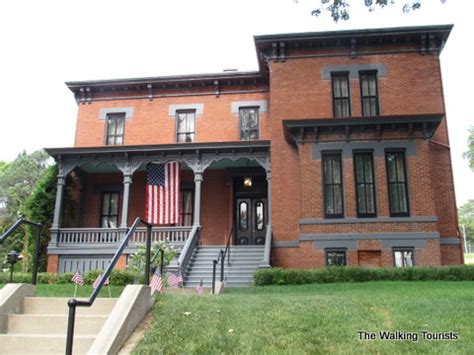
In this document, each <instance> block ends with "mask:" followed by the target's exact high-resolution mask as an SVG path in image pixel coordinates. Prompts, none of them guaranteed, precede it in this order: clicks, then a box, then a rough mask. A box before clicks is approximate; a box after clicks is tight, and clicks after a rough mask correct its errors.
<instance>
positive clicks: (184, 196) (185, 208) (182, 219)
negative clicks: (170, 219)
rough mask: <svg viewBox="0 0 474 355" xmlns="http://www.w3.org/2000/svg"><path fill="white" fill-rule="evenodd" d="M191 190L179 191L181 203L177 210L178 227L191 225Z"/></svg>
mask: <svg viewBox="0 0 474 355" xmlns="http://www.w3.org/2000/svg"><path fill="white" fill-rule="evenodd" d="M193 195H194V194H193V190H181V203H180V206H179V208H180V210H179V225H181V226H191V225H192V224H193V206H194V204H193V200H194V198H193V197H194V196H193Z"/></svg>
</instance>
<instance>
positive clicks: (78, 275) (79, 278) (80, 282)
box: [71, 269, 84, 286]
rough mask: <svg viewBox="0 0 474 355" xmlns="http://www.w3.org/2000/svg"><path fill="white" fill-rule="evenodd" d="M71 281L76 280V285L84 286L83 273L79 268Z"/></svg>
mask: <svg viewBox="0 0 474 355" xmlns="http://www.w3.org/2000/svg"><path fill="white" fill-rule="evenodd" d="M71 281H72V282H74V283H75V284H76V285H81V286H84V278H83V277H82V275H81V273H80V272H79V269H77V271H76V273H75V274H74V275H73V277H72V279H71Z"/></svg>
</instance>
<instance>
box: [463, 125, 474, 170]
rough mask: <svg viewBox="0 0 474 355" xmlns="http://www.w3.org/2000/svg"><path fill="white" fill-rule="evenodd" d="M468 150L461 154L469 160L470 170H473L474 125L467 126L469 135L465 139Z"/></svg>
mask: <svg viewBox="0 0 474 355" xmlns="http://www.w3.org/2000/svg"><path fill="white" fill-rule="evenodd" d="M467 145H468V151H467V152H464V154H463V155H462V156H463V158H464V159H467V160H468V161H469V166H470V167H471V170H472V171H474V126H471V127H469V137H468V139H467Z"/></svg>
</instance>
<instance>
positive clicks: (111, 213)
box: [100, 192, 120, 228]
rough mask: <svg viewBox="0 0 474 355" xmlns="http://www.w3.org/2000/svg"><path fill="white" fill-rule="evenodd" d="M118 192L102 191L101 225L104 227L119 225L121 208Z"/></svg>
mask: <svg viewBox="0 0 474 355" xmlns="http://www.w3.org/2000/svg"><path fill="white" fill-rule="evenodd" d="M119 198H120V194H119V193H118V192H104V193H102V209H101V214H100V226H101V227H102V228H117V227H118V209H119V207H118V206H119Z"/></svg>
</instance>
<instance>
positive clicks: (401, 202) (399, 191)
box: [385, 151, 410, 217]
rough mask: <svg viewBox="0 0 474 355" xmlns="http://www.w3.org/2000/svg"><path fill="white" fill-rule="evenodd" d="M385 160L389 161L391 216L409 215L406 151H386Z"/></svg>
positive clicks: (388, 176) (388, 177)
mask: <svg viewBox="0 0 474 355" xmlns="http://www.w3.org/2000/svg"><path fill="white" fill-rule="evenodd" d="M385 160H386V162H387V179H388V196H389V200H390V216H392V217H404V216H409V215H410V210H409V208H408V186H407V173H406V166H405V152H403V151H393V152H386V153H385Z"/></svg>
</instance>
